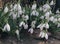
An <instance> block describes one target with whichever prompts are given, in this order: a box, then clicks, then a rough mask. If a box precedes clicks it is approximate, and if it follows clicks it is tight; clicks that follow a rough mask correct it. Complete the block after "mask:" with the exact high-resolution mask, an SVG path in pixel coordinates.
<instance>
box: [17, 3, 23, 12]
mask: <svg viewBox="0 0 60 44" xmlns="http://www.w3.org/2000/svg"><path fill="white" fill-rule="evenodd" d="M17 5H18V11H20V10H22V8H21V6H20V4H19V3H18V4H17Z"/></svg>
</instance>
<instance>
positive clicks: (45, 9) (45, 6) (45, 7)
mask: <svg viewBox="0 0 60 44" xmlns="http://www.w3.org/2000/svg"><path fill="white" fill-rule="evenodd" d="M48 9H50V6H49V5H48V4H45V5H43V12H46V11H47V10H48Z"/></svg>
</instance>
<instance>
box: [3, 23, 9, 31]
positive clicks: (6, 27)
mask: <svg viewBox="0 0 60 44" xmlns="http://www.w3.org/2000/svg"><path fill="white" fill-rule="evenodd" d="M3 31H10V25H9V24H8V23H7V24H6V25H5V26H4V29H3Z"/></svg>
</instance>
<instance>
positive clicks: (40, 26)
mask: <svg viewBox="0 0 60 44" xmlns="http://www.w3.org/2000/svg"><path fill="white" fill-rule="evenodd" d="M44 27H45V24H43V23H41V24H40V25H38V26H37V28H40V30H43V28H44Z"/></svg>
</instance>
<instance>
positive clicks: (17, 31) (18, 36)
mask: <svg viewBox="0 0 60 44" xmlns="http://www.w3.org/2000/svg"><path fill="white" fill-rule="evenodd" d="M15 33H16V35H17V38H18V39H19V40H20V35H19V30H18V29H17V30H16V31H15Z"/></svg>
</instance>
